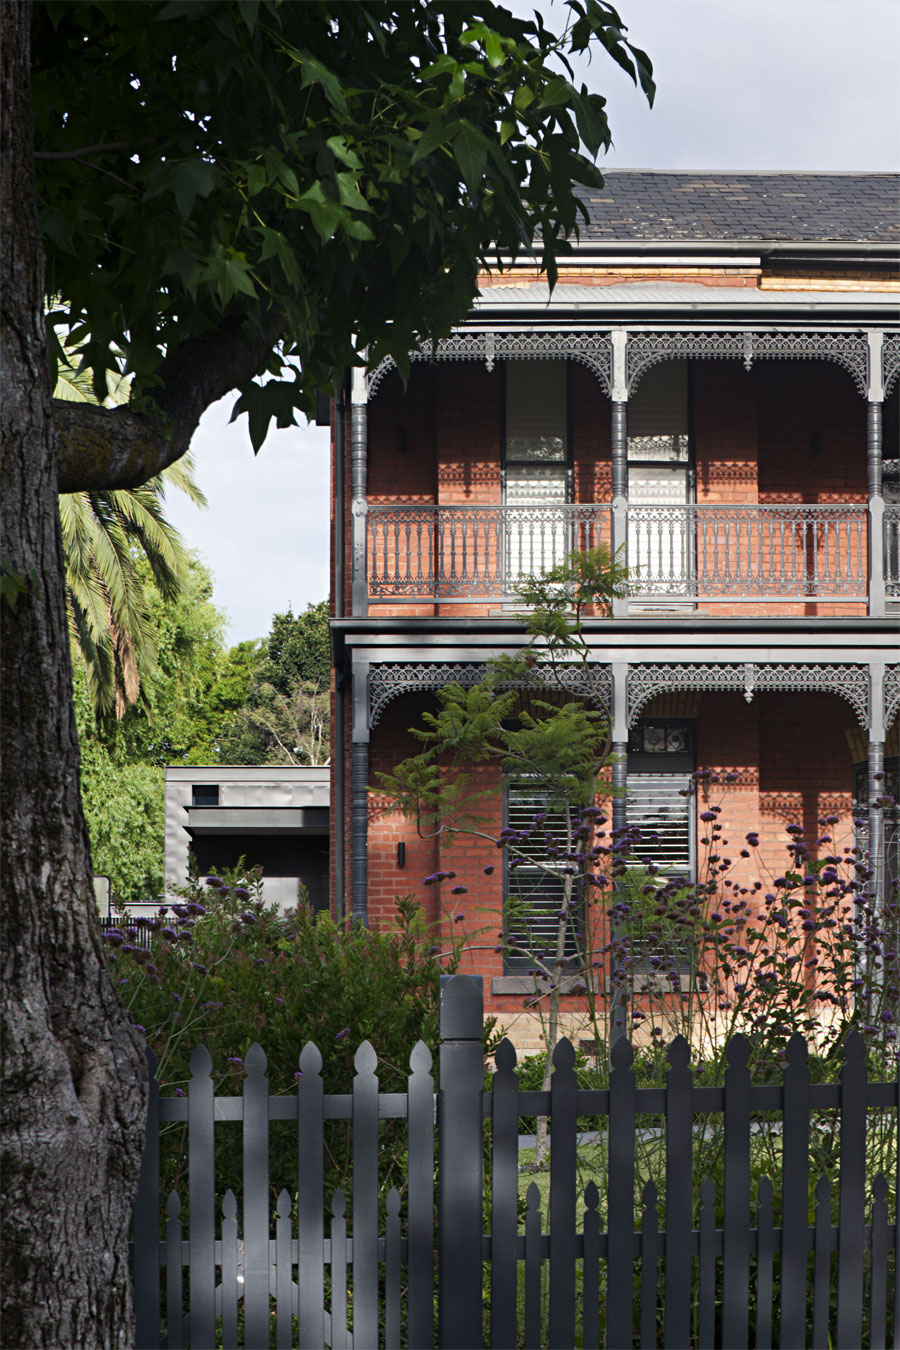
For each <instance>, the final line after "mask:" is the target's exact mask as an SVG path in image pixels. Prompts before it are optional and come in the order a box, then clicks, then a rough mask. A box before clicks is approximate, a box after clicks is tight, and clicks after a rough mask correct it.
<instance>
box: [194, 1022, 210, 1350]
mask: <svg viewBox="0 0 900 1350" xmlns="http://www.w3.org/2000/svg"><path fill="white" fill-rule="evenodd" d="M190 1070H191V1081H190V1083H189V1084H188V1174H189V1181H188V1197H189V1201H190V1212H189V1215H188V1232H189V1239H188V1242H189V1248H190V1267H189V1270H188V1288H189V1289H190V1314H189V1322H190V1337H191V1345H192V1346H200V1345H215V1341H216V1249H215V1180H214V1175H213V1173H214V1163H215V1141H214V1121H215V1117H214V1095H213V1094H214V1092H215V1088H214V1086H213V1081H212V1078H211V1076H210V1075H211V1071H212V1056H211V1055H210V1053H209V1051H208V1050H207V1048H206V1046H205V1045H198V1046H197V1048H196V1050H195V1051H194V1053H193V1054H192V1055H191V1060H190Z"/></svg>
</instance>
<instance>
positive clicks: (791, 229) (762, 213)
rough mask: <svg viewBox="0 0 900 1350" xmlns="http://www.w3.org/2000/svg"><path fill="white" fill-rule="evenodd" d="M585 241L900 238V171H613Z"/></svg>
mask: <svg viewBox="0 0 900 1350" xmlns="http://www.w3.org/2000/svg"><path fill="white" fill-rule="evenodd" d="M604 177H605V179H606V184H605V187H603V188H594V189H590V190H587V191H585V192H583V194H582V196H583V200H584V203H585V205H586V206H587V208H588V211H589V212H590V217H591V219H590V223H589V224H587V225H584V224H582V226H581V243H582V246H584V245H585V244H591V243H594V244H600V243H604V244H605V243H614V242H616V241H619V240H621V241H623V242H627V241H633V240H640V241H641V242H651V241H652V242H665V243H678V242H686V241H691V242H695V241H709V242H710V243H712V242H716V241H719V242H723V243H724V242H729V243H739V242H740V243H764V242H773V243H775V242H779V243H791V242H796V243H812V242H815V243H818V244H822V243H840V244H856V243H859V244H863V243H865V244H887V245H890V244H897V243H900V174H896V173H718V172H714V173H707V172H697V173H690V172H687V171H679V172H668V171H660V172H654V171H652V170H648V169H610V170H609V171H608V172H607V173H606V174H605V175H604Z"/></svg>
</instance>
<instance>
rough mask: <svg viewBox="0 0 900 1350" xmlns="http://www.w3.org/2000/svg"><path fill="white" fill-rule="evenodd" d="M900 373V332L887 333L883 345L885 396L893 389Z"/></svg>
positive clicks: (882, 365)
mask: <svg viewBox="0 0 900 1350" xmlns="http://www.w3.org/2000/svg"><path fill="white" fill-rule="evenodd" d="M898 375H900V333H885V335H884V342H883V343H882V345H881V379H882V383H883V385H884V396H885V398H887V396H888V394H889V393H890V392H891V390H892V389H893V387H894V385H895V383H896V381H897V376H898Z"/></svg>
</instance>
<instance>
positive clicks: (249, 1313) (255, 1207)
mask: <svg viewBox="0 0 900 1350" xmlns="http://www.w3.org/2000/svg"><path fill="white" fill-rule="evenodd" d="M244 1069H245V1077H244V1084H243V1096H244V1120H243V1127H242V1133H243V1138H242V1146H243V1164H244V1196H243V1227H242V1236H243V1240H244V1342H245V1344H246V1345H247V1346H248V1347H251V1350H256V1347H257V1346H261V1347H268V1344H269V1080H268V1078H267V1077H266V1056H265V1052H264V1051H263V1049H262V1046H260V1045H256V1044H254V1045H251V1047H250V1049H249V1050H248V1051H247V1054H246V1057H245V1059H244Z"/></svg>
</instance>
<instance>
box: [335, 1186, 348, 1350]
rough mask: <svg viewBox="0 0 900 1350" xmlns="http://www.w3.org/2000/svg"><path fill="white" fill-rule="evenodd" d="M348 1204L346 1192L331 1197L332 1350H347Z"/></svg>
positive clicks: (337, 1192) (336, 1193)
mask: <svg viewBox="0 0 900 1350" xmlns="http://www.w3.org/2000/svg"><path fill="white" fill-rule="evenodd" d="M346 1207H347V1202H346V1200H345V1199H344V1192H343V1191H341V1190H337V1191H335V1193H334V1195H333V1196H332V1197H331V1350H347V1345H348V1338H347V1220H346V1218H345V1217H344V1213H345V1210H346Z"/></svg>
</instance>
